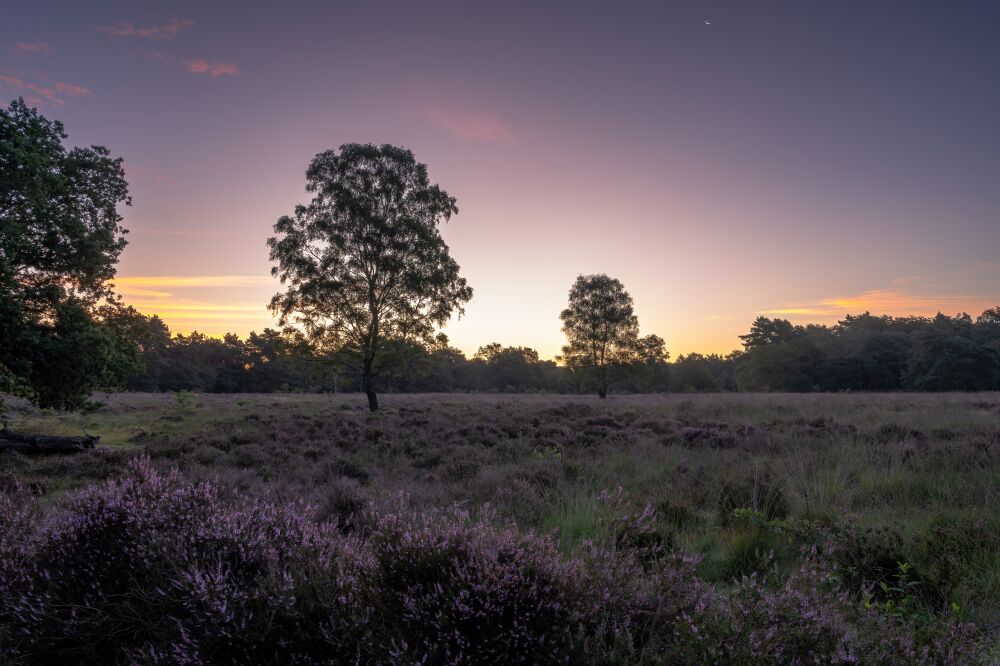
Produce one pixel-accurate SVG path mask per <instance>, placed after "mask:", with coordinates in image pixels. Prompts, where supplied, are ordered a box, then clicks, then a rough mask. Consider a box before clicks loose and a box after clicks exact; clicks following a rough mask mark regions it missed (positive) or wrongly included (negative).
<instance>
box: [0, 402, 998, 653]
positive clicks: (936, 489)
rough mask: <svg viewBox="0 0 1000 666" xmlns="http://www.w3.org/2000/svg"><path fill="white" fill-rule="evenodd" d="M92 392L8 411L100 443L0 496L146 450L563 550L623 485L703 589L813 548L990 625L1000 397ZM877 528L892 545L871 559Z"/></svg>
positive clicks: (21, 467)
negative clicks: (76, 410) (516, 530)
mask: <svg viewBox="0 0 1000 666" xmlns="http://www.w3.org/2000/svg"><path fill="white" fill-rule="evenodd" d="M101 399H102V401H103V402H104V406H103V407H101V408H100V409H99V410H97V411H95V412H93V413H90V414H84V415H80V414H57V413H54V412H46V411H40V410H36V409H33V408H31V407H29V406H26V405H24V404H21V403H8V405H7V413H8V414H9V415H10V417H11V420H12V423H11V426H12V428H14V429H17V430H20V431H28V432H44V433H52V434H80V433H82V432H88V433H91V434H99V435H101V437H102V444H103V445H105V446H104V448H103V450H100V451H95V452H93V453H85V454H81V455H76V456H72V457H47V458H39V457H27V456H19V455H13V454H0V488H2V487H3V484H4V482H5V479H6V480H10V479H17V480H19V481H22V482H25V483H27V484H29V485H30V486H31V487H32V488H34V489H35V491H36V492H37V493H39V494H41V495H43V496H44V497H46V498H53V499H55V498H58V497H59V496H60V495H62V494H64V493H66V492H68V491H71V490H75V489H79V488H81V487H84V486H88V485H90V484H93V483H96V482H99V481H101V480H103V479H105V478H109V477H113V476H115V475H117V474H119V473H120V471H121V470H122V469H123V467H124V465H125V463H126V462H127V461H128V460H129V459H130V458H132V457H134V456H137V455H140V454H148V455H149V456H150V458H151V459H152V461H153V463H154V465H156V466H158V467H161V468H169V467H177V468H179V469H180V470H181V472H182V474H184V475H185V476H186V477H188V478H190V479H193V480H200V479H208V478H217V479H219V481H220V482H221V483H222V484H223V486H224V487H228V488H232V489H237V490H239V491H241V492H243V493H248V494H250V495H260V496H265V495H266V496H271V497H275V498H281V499H288V498H295V499H303V500H305V501H307V502H309V503H310V504H313V505H315V506H317V507H318V508H319V510H320V513H321V515H324V516H328V517H337V518H339V519H341V520H342V521H349V520H350V517H351V515H352V512H356V511H357V510H358V507H361V506H364V505H365V503H368V502H373V503H375V504H377V505H388V504H389V503H392V502H394V501H397V500H398V497H399V496H400V494H405V495H406V501H407V503H408V505H410V506H412V507H414V508H417V509H420V508H430V507H444V506H454V505H457V506H459V507H461V508H464V509H467V510H469V511H471V512H472V513H476V512H478V511H479V510H480V509H481V508H482V507H483V506H485V505H490V506H491V507H492V508H493V509H494V510H495V515H496V516H498V518H499V519H501V520H510V521H513V522H515V523H517V524H518V525H519V526H521V527H523V528H528V529H534V530H537V531H541V532H552V533H554V534H555V537H556V539H557V543H558V544H559V546H560V548H561V549H562V550H563V551H564V552H567V553H568V552H570V551H571V550H572V549H573V547H574V546H575V545H576V544H578V543H579V542H581V541H583V540H586V539H594V538H606V537H607V535H606V534H603V533H602V530H606V526H607V524H608V521H607V520H605V517H606V513H607V512H608V511H609V510H611V509H609V507H608V504H607V499H606V498H605V499H602V494H604V495H606V493H605V491H614V490H615V489H616V488H619V487H620V488H621V489H622V494H621V498H622V499H621V502H622V504H621V505H620V506H618V509H620V510H622V511H626V510H627V511H640V510H641V509H642V508H643V507H644V506H646V505H647V504H649V505H651V506H652V507H653V508H654V509H655V510H656V518H655V521H654V523H653V526H652V528H651V529H652V534H653V536H652V537H649V538H654V539H656V540H659V542H662V543H663V544H665V545H666V546H668V547H671V548H675V549H678V550H683V551H686V552H689V553H697V554H700V555H702V556H703V558H704V559H703V561H702V564H701V565H700V567H701V571H702V573H703V575H704V576H706V578H708V579H710V580H712V581H713V582H715V583H716V584H719V585H726V584H728V583H729V582H730V581H732V579H734V578H735V577H737V576H739V575H741V574H746V573H751V572H752V571H754V570H755V569H756V568H759V567H769V566H774V567H779V568H783V569H790V568H792V567H794V566H795V565H796V563H797V558H798V557H799V556H798V552H799V548H800V547H801V546H803V545H807V544H808V543H809V542H810V541H811V540H812V541H815V540H817V539H818V538H819V537H817V534H821V535H822V538H823V539H833V540H834V541H835V542H836V545H837V547H838V548H839V549H840V552H842V553H843V559H844V561H845V562H855V561H856V565H855V566H856V567H857V568H859V570H860V569H863V568H864V567H869V569H871V571H881V569H878V568H877V567H874V565H872V564H871V562H872V561H874V558H876V555H874V554H873V553H876V552H877V553H883V554H884V556H885V557H886V558H893V557H898V558H901V559H904V560H905V561H906V562H907V563H909V564H911V565H912V566H913V567H914V570H915V571H916V574H915V575H916V576H917V577H918V579H919V581H920V582H919V585H920V586H922V587H921V588H920V589H922V590H923V591H924V592H925V593H923V594H921V595H919V596H920V599H921V604H922V608H923V609H924V610H925V611H927V612H929V613H942V614H943V613H948V612H954V611H953V610H952V608H953V607H952V605H953V604H954V607H956V608H958V609H959V610H958V612H960V613H961V614H962V615H963V617H966V618H967V619H969V620H972V621H974V622H976V623H977V624H978V625H980V626H981V627H982V628H984V629H985V630H987V631H989V632H992V633H993V634H994V635H996V634H997V633H998V632H1000V574H998V573H997V572H998V571H1000V510H998V508H997V507H998V506H1000V394H995V393H993V394H975V395H970V394H879V395H871V394H867V395H866V394H835V395H814V394H809V395H783V394H722V395H652V396H612V397H611V398H610V399H608V400H606V401H600V400H598V399H597V398H596V397H593V398H591V397H587V396H544V395H453V394H448V395H386V396H384V399H383V405H384V407H383V410H382V411H381V412H380V413H378V414H371V413H369V412H368V411H367V409H366V406H365V402H364V396H362V395H287V394H281V395H277V394H276V395H190V396H184V397H181V398H180V399H178V398H177V397H175V396H174V395H172V394H156V395H151V394H115V395H108V396H101ZM740 509H751V510H754V511H756V513H755V514H752V515H751V516H750V517H747V516H745V515H743V516H742V517H741V516H739V515H735V514H737V513H739V510H740ZM881 527H885V528H888V530H889V531H890V532H891V533H892V534H893V536H892V537H885V538H886V539H889V540H890V541H891V543H888V542H887V543H886V544H875V545H872V544H871V543H869V541H870V540H873V539H875V538H876V537H874V536H871V535H873V534H876V532H874V530H876V529H877V528H881ZM866 534H868V536H865V535H866ZM878 534H881V533H878ZM644 538H645V537H644ZM878 538H882V537H878ZM897 542H898V543H897ZM880 548H881V550H879V549H880ZM883 551H884V552H883ZM890 551H891V552H890ZM772 552H773V557H772V556H771V553H772ZM769 558H771V559H770V560H769ZM866 558H867V559H866ZM775 560H776V561H775ZM873 567H874V568H873ZM886 575H889V574H886ZM862 582H864V576H863V575H860V574H859V580H858V584H859V585H860V584H861V583H862ZM869 582H870V581H869Z"/></svg>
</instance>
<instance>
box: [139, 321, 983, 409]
mask: <svg viewBox="0 0 1000 666" xmlns="http://www.w3.org/2000/svg"><path fill="white" fill-rule="evenodd" d="M129 319H130V321H129V322H128V326H127V328H128V330H129V331H130V337H133V338H134V339H135V340H136V342H138V344H139V347H140V349H141V353H142V367H143V369H142V371H141V372H140V373H138V374H134V375H133V376H131V377H130V378H129V379H128V382H127V388H128V390H131V391H180V390H189V391H204V392H218V393H242V392H248V393H270V392H275V391H293V392H294V391H303V392H305V391H321V392H333V391H340V392H354V391H358V390H360V389H361V383H360V377H359V372H360V370H359V369H358V368H357V367H354V366H355V365H356V360H355V359H356V354H354V353H351V351H350V350H344V351H343V352H341V353H336V352H334V353H329V352H328V353H320V352H318V351H316V350H315V349H314V348H313V346H312V345H310V344H309V342H308V341H307V340H306V339H305V338H303V337H301V336H293V335H288V334H283V333H281V332H279V331H276V330H273V329H265V330H264V331H263V332H262V333H251V334H250V336H249V337H248V338H246V339H240V338H239V337H237V336H236V335H232V334H230V335H226V336H225V337H224V338H222V339H219V338H211V337H207V336H205V335H201V334H199V333H192V334H191V335H174V336H171V334H170V331H169V329H168V328H167V326H166V324H164V322H163V321H162V320H160V319H159V318H158V317H155V316H154V317H145V316H143V315H140V314H138V313H135V312H134V311H133V312H132V315H131V317H130V318H129ZM119 323H122V322H119ZM740 338H741V339H742V340H743V349H742V350H738V351H734V352H732V353H731V354H728V355H726V356H720V355H718V354H709V355H702V354H688V355H682V356H678V357H677V358H676V359H673V360H670V358H669V354H667V353H666V352H665V350H663V349H662V348H661V349H650V350H649V351H648V353H647V355H646V358H641V359H639V360H636V361H633V362H631V363H629V364H628V365H621V366H617V367H614V368H612V369H611V370H612V373H611V378H612V383H611V388H612V391H613V392H617V393H640V392H642V393H647V392H653V393H658V392H713V391H789V392H809V391H984V390H998V389H1000V307H997V308H993V309H990V310H987V311H985V312H983V313H982V314H981V315H980V316H979V317H976V318H975V319H974V318H972V317H971V316H969V315H967V314H961V315H959V316H956V317H949V316H946V315H943V314H939V315H937V316H936V317H933V318H927V317H890V316H873V315H871V314H868V313H865V314H861V315H857V316H853V315H848V316H847V317H846V318H844V319H843V320H842V321H840V322H838V323H837V324H835V325H833V326H825V325H814V324H810V325H807V326H798V325H793V324H792V323H790V322H789V321H787V320H784V319H769V318H767V317H759V318H758V319H757V320H756V321H754V322H753V325H752V326H751V329H750V331H749V332H748V333H747V334H746V335H742V336H740ZM389 347H390V349H389V350H388V351H389V353H388V354H387V355H386V363H385V366H384V369H382V370H381V371H380V372H378V374H377V375H376V383H377V385H378V387H379V389H380V390H382V391H387V392H475V391H482V392H550V393H585V392H591V391H592V383H591V382H590V377H589V376H588V375H587V374H586V373H584V372H580V371H579V370H574V369H572V368H569V367H566V366H565V365H560V364H557V363H556V362H554V361H551V360H542V359H540V358H539V356H538V353H537V352H536V351H535V350H533V349H530V348H528V347H505V346H503V345H501V344H500V343H493V344H490V345H486V346H484V347H480V348H479V351H478V352H477V353H476V354H475V355H474V356H473V357H472V358H471V359H470V358H467V357H466V356H465V355H464V354H463V353H462V352H461V351H459V350H458V349H455V348H454V347H451V346H450V345H449V344H448V340H447V338H446V337H445V336H443V335H439V336H438V337H437V339H436V341H435V343H434V344H431V345H420V344H415V343H406V344H395V345H392V344H390V345H389Z"/></svg>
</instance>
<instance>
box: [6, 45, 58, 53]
mask: <svg viewBox="0 0 1000 666" xmlns="http://www.w3.org/2000/svg"><path fill="white" fill-rule="evenodd" d="M11 48H12V49H14V53H16V54H18V55H50V54H51V53H52V47H51V46H49V45H48V44H47V43H46V42H14V46H12V47H11Z"/></svg>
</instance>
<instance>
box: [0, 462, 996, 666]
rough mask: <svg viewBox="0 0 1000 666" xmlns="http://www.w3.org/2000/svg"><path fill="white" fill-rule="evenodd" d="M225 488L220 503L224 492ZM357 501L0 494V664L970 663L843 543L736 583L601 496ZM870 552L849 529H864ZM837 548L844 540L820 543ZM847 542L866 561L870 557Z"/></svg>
mask: <svg viewBox="0 0 1000 666" xmlns="http://www.w3.org/2000/svg"><path fill="white" fill-rule="evenodd" d="M227 499H228V501H227ZM402 504H403V503H402V502H401V503H400V505H399V507H398V508H396V509H393V510H388V511H386V510H381V511H380V510H378V509H377V508H376V507H375V506H373V505H368V507H367V508H366V510H365V511H364V512H363V513H364V516H362V518H361V519H360V520H359V521H358V523H357V524H356V525H352V527H353V531H352V532H351V533H350V534H346V533H345V532H344V531H341V530H338V529H337V528H336V526H335V525H334V524H332V523H320V522H317V521H316V520H315V519H314V516H313V514H312V511H311V510H310V509H309V508H308V507H305V506H303V505H301V504H294V503H293V504H278V503H273V502H268V501H265V500H256V501H250V500H247V499H245V498H241V497H239V496H232V497H230V498H227V497H224V496H223V494H222V492H221V491H220V490H219V488H218V487H217V486H216V485H215V484H212V483H200V484H192V483H189V482H185V481H183V480H182V479H181V478H180V477H179V475H178V473H177V472H172V473H168V474H161V473H158V472H156V471H155V470H153V468H152V467H151V465H150V462H149V460H148V459H140V460H138V461H134V462H133V463H131V464H130V466H129V469H128V472H127V474H126V475H125V476H124V477H123V478H121V479H120V480H116V481H111V482H108V483H106V484H105V485H102V486H95V487H93V488H91V489H89V490H86V491H83V492H80V493H78V494H76V495H75V496H72V497H70V498H69V499H68V501H66V502H65V503H64V507H63V509H64V510H63V511H61V512H54V513H50V514H48V515H46V516H45V517H39V516H38V515H36V512H35V511H34V508H33V503H32V501H31V498H28V497H25V496H24V492H23V490H22V489H20V488H18V487H13V488H11V489H8V491H6V492H3V493H0V598H2V599H3V600H4V603H3V604H0V662H4V661H5V660H7V661H10V662H14V663H26V664H34V663H38V664H43V663H45V664H47V663H172V664H182V663H211V664H242V663H261V662H265V663H279V664H286V663H287V664H291V663H295V664H310V663H401V662H403V663H447V664H467V663H484V662H485V663H556V662H558V663H568V662H572V663H751V662H752V663H858V662H862V663H894V662H907V663H975V662H976V661H977V660H981V659H980V657H981V656H982V654H983V653H982V646H981V642H980V638H979V636H978V635H977V634H976V633H975V631H974V629H973V628H971V627H970V626H968V625H964V624H958V623H950V622H944V621H939V620H937V619H934V620H933V621H930V620H928V621H924V620H922V619H920V618H909V617H904V616H900V615H898V614H895V613H890V612H884V610H885V609H884V608H883V607H882V606H880V605H879V604H874V605H872V606H871V607H870V608H868V609H865V608H864V607H863V606H862V605H861V604H860V603H859V602H858V600H857V599H856V598H854V597H851V596H849V595H848V594H847V593H845V592H844V591H843V590H841V589H839V588H838V587H837V585H838V580H839V577H840V572H839V571H838V570H837V569H836V568H835V566H834V563H835V561H836V557H834V558H828V557H826V556H820V554H817V553H815V552H813V553H812V554H811V555H810V556H809V557H808V558H807V559H806V562H807V564H806V566H804V567H803V568H802V569H801V570H800V571H798V572H796V573H794V574H793V575H791V576H789V577H787V578H785V579H779V578H775V579H774V580H765V579H763V578H761V577H760V576H759V575H751V576H748V577H744V578H742V579H741V580H740V581H739V582H738V584H737V585H735V587H734V588H733V589H731V590H728V591H726V590H720V589H716V588H713V587H712V586H711V585H709V584H708V583H706V582H705V581H703V580H701V579H699V577H698V576H697V575H696V565H697V561H696V560H695V559H693V558H690V557H685V556H681V555H678V554H675V553H671V552H669V551H668V550H667V549H664V548H662V547H661V544H659V543H657V542H655V541H650V540H649V539H648V537H647V535H649V534H650V529H649V528H650V526H651V525H655V523H656V519H655V513H654V512H652V509H651V508H650V507H646V508H642V509H639V508H637V507H634V506H631V505H630V504H629V503H628V502H627V501H626V499H625V497H624V494H623V493H622V491H620V490H619V491H615V492H613V493H608V494H606V496H605V498H604V505H605V506H606V513H605V514H602V515H604V516H605V518H606V521H607V524H606V525H605V526H604V529H602V530H601V535H602V536H601V540H600V541H598V542H585V543H583V544H582V545H580V546H579V547H578V548H577V550H576V551H575V555H574V557H573V558H570V559H567V558H564V557H563V556H561V555H560V553H559V551H558V550H557V548H556V545H555V543H554V541H553V539H552V538H551V537H549V536H540V535H536V534H532V533H525V532H522V531H520V530H518V529H516V528H515V527H513V526H510V525H500V524H497V523H496V519H495V516H493V515H492V514H490V513H489V512H485V513H483V514H482V515H480V516H479V518H478V519H476V520H473V519H471V518H470V517H469V516H468V515H466V514H464V513H461V512H457V511H448V512H430V513H414V512H411V511H409V510H406V509H404V508H402ZM862 550H863V549H862ZM834 555H836V553H834ZM863 560H864V558H861V560H859V561H863Z"/></svg>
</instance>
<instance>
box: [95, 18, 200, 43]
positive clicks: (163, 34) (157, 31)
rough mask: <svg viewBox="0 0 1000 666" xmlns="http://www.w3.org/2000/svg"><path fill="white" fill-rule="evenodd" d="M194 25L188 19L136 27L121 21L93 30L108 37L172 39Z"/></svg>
mask: <svg viewBox="0 0 1000 666" xmlns="http://www.w3.org/2000/svg"><path fill="white" fill-rule="evenodd" d="M192 25H194V21H192V20H190V19H176V18H174V19H167V20H165V21H161V22H159V23H151V24H149V25H141V26H140V25H136V24H134V23H131V22H129V21H123V22H122V23H119V24H118V25H113V26H98V27H97V28H95V30H97V31H98V32H102V33H104V34H105V35H108V36H109V37H138V38H139V39H172V38H173V37H176V36H177V33H179V32H180V31H181V30H184V29H185V28H189V27H191V26H192Z"/></svg>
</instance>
